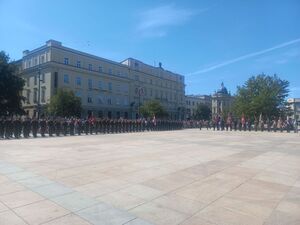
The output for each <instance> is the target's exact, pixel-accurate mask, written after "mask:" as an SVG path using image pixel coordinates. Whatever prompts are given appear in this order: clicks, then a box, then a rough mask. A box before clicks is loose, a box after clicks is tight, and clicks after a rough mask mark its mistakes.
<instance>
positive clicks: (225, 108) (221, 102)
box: [211, 82, 234, 116]
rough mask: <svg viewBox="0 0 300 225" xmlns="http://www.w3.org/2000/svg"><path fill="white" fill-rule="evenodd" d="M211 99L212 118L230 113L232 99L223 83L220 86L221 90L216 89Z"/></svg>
mask: <svg viewBox="0 0 300 225" xmlns="http://www.w3.org/2000/svg"><path fill="white" fill-rule="evenodd" d="M211 98H212V101H211V109H212V116H216V115H224V114H227V113H228V112H230V110H231V108H232V105H233V101H234V97H233V96H232V95H231V94H230V92H228V90H227V88H226V87H225V86H224V83H223V82H222V84H221V88H220V89H218V90H217V91H216V92H215V93H214V94H213V95H212V96H211ZM225 116H226V115H225Z"/></svg>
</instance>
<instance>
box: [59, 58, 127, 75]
mask: <svg viewBox="0 0 300 225" xmlns="http://www.w3.org/2000/svg"><path fill="white" fill-rule="evenodd" d="M64 64H65V65H69V58H64ZM76 67H77V68H83V67H82V65H81V61H79V60H77V63H76ZM87 69H88V70H89V71H94V72H99V73H103V72H104V69H103V67H102V66H98V68H97V70H96V69H95V68H94V67H93V64H88V67H87ZM107 73H108V74H111V75H112V74H113V70H112V69H111V68H108V70H107ZM116 75H118V76H123V77H127V76H128V74H127V73H121V72H120V71H117V73H116Z"/></svg>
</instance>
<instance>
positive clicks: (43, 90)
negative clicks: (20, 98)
mask: <svg viewBox="0 0 300 225" xmlns="http://www.w3.org/2000/svg"><path fill="white" fill-rule="evenodd" d="M38 96H39V92H38V89H37V88H34V89H33V99H32V100H33V103H38V100H39V99H38ZM40 101H41V102H40V103H45V102H46V87H41V93H40ZM26 103H27V104H30V103H31V90H26Z"/></svg>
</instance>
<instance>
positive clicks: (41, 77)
mask: <svg viewBox="0 0 300 225" xmlns="http://www.w3.org/2000/svg"><path fill="white" fill-rule="evenodd" d="M33 80H34V81H33V82H34V85H38V80H39V76H38V75H35V76H33ZM40 82H41V83H45V74H44V73H41V76H40ZM26 85H27V87H29V86H30V77H27V78H26Z"/></svg>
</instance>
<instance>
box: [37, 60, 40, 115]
mask: <svg viewBox="0 0 300 225" xmlns="http://www.w3.org/2000/svg"><path fill="white" fill-rule="evenodd" d="M38 79H39V80H38V82H39V88H38V103H37V110H38V119H40V113H41V112H40V111H41V68H40V66H39V70H38Z"/></svg>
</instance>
